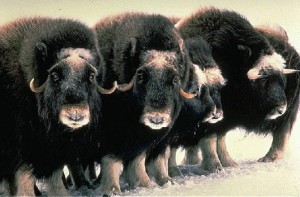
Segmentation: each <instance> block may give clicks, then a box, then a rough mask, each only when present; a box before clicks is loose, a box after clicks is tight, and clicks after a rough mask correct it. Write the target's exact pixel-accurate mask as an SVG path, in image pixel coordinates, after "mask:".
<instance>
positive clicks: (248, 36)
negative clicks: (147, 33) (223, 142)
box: [176, 8, 298, 158]
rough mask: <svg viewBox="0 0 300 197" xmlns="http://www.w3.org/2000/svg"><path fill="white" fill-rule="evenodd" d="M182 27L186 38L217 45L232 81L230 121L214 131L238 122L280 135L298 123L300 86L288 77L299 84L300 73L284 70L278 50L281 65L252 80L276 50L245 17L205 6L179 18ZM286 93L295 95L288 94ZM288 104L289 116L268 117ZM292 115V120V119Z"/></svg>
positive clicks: (225, 96) (227, 95) (227, 100)
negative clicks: (252, 72)
mask: <svg viewBox="0 0 300 197" xmlns="http://www.w3.org/2000/svg"><path fill="white" fill-rule="evenodd" d="M176 26H177V27H178V28H179V31H180V33H181V35H182V37H183V38H184V39H187V38H192V37H197V36H202V37H203V38H204V39H205V40H207V42H208V43H209V44H210V45H211V46H212V53H213V58H214V59H215V61H216V62H217V64H218V65H219V67H220V69H221V71H222V74H223V75H224V77H225V78H226V79H227V83H226V86H225V87H224V88H223V89H222V92H221V98H222V99H221V100H222V105H223V111H224V119H223V121H220V122H219V123H217V124H213V125H211V128H210V129H209V130H210V132H212V133H214V132H217V133H218V134H220V136H222V135H224V133H226V132H227V131H229V130H230V129H232V128H234V127H237V126H240V127H244V128H246V129H247V130H248V131H255V132H257V133H264V134H266V133H272V134H273V136H274V135H277V136H280V135H281V134H277V133H285V132H286V129H287V127H290V126H291V125H292V122H293V121H294V114H295V113H291V112H289V111H292V112H294V111H295V110H296V109H295V107H297V106H296V105H297V104H295V103H294V102H296V101H295V100H294V97H297V96H298V94H297V92H298V89H297V88H295V86H293V87H291V85H289V83H290V82H287V79H290V78H292V79H294V85H295V84H297V83H298V82H297V80H298V75H295V76H288V75H284V74H283V73H282V72H281V71H282V70H283V69H284V66H285V65H284V64H283V63H284V60H283V58H282V57H280V55H278V54H277V53H276V55H275V56H276V58H277V60H278V63H279V64H277V63H275V65H274V67H272V66H273V65H272V62H271V63H270V64H265V65H267V66H270V67H268V68H264V69H262V70H261V72H262V73H261V74H265V76H266V77H264V78H260V79H256V80H249V76H248V77H247V74H248V73H247V72H249V70H250V69H252V68H253V67H255V66H256V65H257V64H258V62H260V61H261V60H262V59H263V58H264V57H271V56H272V57H273V56H274V54H275V51H274V49H273V47H272V46H271V45H270V43H269V42H268V40H267V39H266V38H265V37H264V36H263V35H262V34H260V33H259V32H258V31H257V30H256V29H255V28H254V27H253V26H252V25H251V24H250V22H249V21H248V20H247V19H246V18H245V17H244V16H242V15H240V14H239V13H237V12H234V11H229V10H220V9H216V8H208V9H200V10H198V11H197V12H195V13H193V14H192V15H191V16H189V17H186V18H184V19H182V20H181V21H179V22H178V23H177V24H176ZM276 66H277V67H276ZM289 66H290V65H287V67H289ZM293 66H295V65H293ZM264 72H266V73H264ZM268 72H270V73H268ZM288 87H289V88H288ZM284 91H292V92H293V93H290V95H288V94H286V93H287V92H286V93H285V92H284ZM291 95H292V97H293V99H292V102H291V100H290V98H289V99H286V97H288V96H291ZM296 95H297V96H296ZM296 100H297V99H296ZM284 103H285V104H286V103H287V104H288V110H287V112H286V113H285V114H284V115H282V116H279V117H277V119H266V117H267V114H268V113H270V111H272V109H277V106H280V105H282V104H284ZM296 111H297V110H296ZM287 119H291V121H286V120H287ZM287 132H289V131H287ZM277 138H278V137H277ZM277 138H276V140H277ZM275 143H276V142H275ZM278 143H280V142H278ZM273 144H274V140H273ZM273 144H272V147H271V149H273ZM275 146H276V145H275ZM275 146H274V147H275ZM271 149H270V151H271ZM272 151H274V150H272ZM272 151H271V152H272ZM271 154H274V152H273V153H270V155H266V157H270V158H273V157H274V155H271ZM275 154H276V153H275ZM275 157H276V156H275Z"/></svg>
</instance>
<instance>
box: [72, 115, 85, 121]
mask: <svg viewBox="0 0 300 197" xmlns="http://www.w3.org/2000/svg"><path fill="white" fill-rule="evenodd" d="M68 118H69V120H72V121H75V122H78V121H81V120H82V119H83V118H84V116H82V115H79V114H70V115H68Z"/></svg>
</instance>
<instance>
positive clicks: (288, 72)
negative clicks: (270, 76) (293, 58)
mask: <svg viewBox="0 0 300 197" xmlns="http://www.w3.org/2000/svg"><path fill="white" fill-rule="evenodd" d="M296 72H300V70H295V69H288V68H285V69H283V71H282V73H283V74H292V73H296Z"/></svg>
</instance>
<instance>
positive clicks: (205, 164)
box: [199, 134, 223, 172]
mask: <svg viewBox="0 0 300 197" xmlns="http://www.w3.org/2000/svg"><path fill="white" fill-rule="evenodd" d="M199 145H200V148H201V151H202V158H203V160H202V168H203V169H204V170H207V171H209V172H219V171H222V170H223V167H222V164H221V162H220V160H219V157H218V153H217V135H216V134H213V135H210V136H208V137H206V138H203V139H201V140H200V141H199Z"/></svg>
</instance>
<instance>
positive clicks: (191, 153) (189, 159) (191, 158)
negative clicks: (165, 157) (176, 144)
mask: <svg viewBox="0 0 300 197" xmlns="http://www.w3.org/2000/svg"><path fill="white" fill-rule="evenodd" d="M200 161H201V159H200V155H199V146H198V145H197V146H191V147H188V148H186V149H185V157H184V160H183V163H184V164H186V165H197V164H199V163H200Z"/></svg>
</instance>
